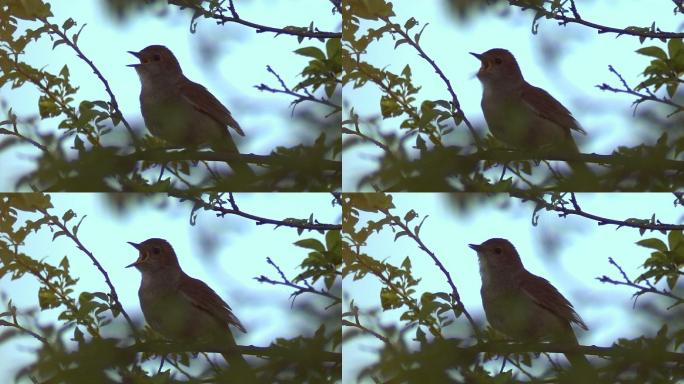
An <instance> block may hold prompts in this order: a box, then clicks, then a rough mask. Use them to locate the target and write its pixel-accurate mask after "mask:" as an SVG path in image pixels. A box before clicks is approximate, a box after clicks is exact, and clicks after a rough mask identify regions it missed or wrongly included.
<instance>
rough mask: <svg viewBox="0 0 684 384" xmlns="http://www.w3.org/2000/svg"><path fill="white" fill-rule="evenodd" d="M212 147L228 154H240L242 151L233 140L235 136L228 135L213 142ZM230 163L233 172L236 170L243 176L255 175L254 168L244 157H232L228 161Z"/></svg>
mask: <svg viewBox="0 0 684 384" xmlns="http://www.w3.org/2000/svg"><path fill="white" fill-rule="evenodd" d="M212 148H213V149H214V150H215V151H216V152H222V153H228V154H237V155H239V154H240V151H238V148H237V145H235V142H234V141H233V138H232V137H230V136H228V137H226V138H225V139H224V140H221V141H220V142H217V143H213V145H212ZM226 162H227V163H228V165H229V166H230V167H231V168H232V169H233V172H235V173H236V174H238V175H241V176H255V173H254V171H253V170H252V168H250V167H249V165H248V164H247V163H246V162H245V161H244V160H242V159H240V158H236V159H231V160H227V161H226Z"/></svg>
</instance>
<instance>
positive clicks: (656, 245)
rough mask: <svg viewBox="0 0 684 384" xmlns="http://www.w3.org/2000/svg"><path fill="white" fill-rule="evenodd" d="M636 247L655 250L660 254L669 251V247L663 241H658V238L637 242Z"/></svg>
mask: <svg viewBox="0 0 684 384" xmlns="http://www.w3.org/2000/svg"><path fill="white" fill-rule="evenodd" d="M636 245H639V246H642V247H645V248H650V249H655V250H658V251H660V252H666V251H667V245H665V243H663V241H662V240H660V239H656V238H650V239H644V240H639V241H637V242H636Z"/></svg>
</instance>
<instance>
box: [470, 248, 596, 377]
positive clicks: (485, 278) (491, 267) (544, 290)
mask: <svg viewBox="0 0 684 384" xmlns="http://www.w3.org/2000/svg"><path fill="white" fill-rule="evenodd" d="M469 246H470V248H471V249H473V250H475V252H477V256H478V260H479V264H480V277H481V279H482V288H481V289H480V295H481V297H482V306H483V307H484V311H485V316H486V317H487V321H488V322H489V324H490V325H491V326H492V328H494V329H496V330H497V331H499V332H501V333H503V334H505V335H507V336H508V337H511V338H513V339H515V340H517V341H522V342H539V341H551V342H556V343H563V344H569V345H578V341H577V337H576V336H575V333H574V331H573V329H572V326H571V325H572V324H575V325H577V326H579V327H580V328H582V329H584V330H588V329H589V327H587V325H586V323H585V322H584V321H583V320H582V318H581V317H580V316H579V315H578V314H577V312H576V311H575V309H574V307H573V305H572V304H571V303H570V301H568V299H566V298H565V297H564V296H563V295H562V294H561V293H560V292H559V291H558V290H557V289H556V287H554V286H553V285H552V284H551V283H550V282H549V281H548V280H546V279H544V278H543V277H539V276H537V275H534V274H532V273H530V272H529V271H528V270H527V269H525V267H524V266H523V264H522V261H521V259H520V255H518V251H517V250H516V249H515V247H514V246H513V244H512V243H511V242H510V241H508V240H506V239H502V238H491V239H489V240H487V241H485V242H484V243H482V244H469ZM565 356H566V357H567V359H568V361H570V363H571V364H572V366H573V367H575V368H578V369H579V370H581V371H582V372H583V373H584V374H585V375H587V376H588V375H592V376H593V372H594V371H593V370H592V367H591V365H590V363H589V361H588V360H587V358H586V357H585V356H584V355H582V354H579V353H576V352H575V353H566V354H565Z"/></svg>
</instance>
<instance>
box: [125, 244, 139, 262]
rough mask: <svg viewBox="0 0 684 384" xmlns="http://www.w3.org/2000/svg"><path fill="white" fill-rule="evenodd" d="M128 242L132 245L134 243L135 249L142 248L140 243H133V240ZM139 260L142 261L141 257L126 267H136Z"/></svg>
mask: <svg viewBox="0 0 684 384" xmlns="http://www.w3.org/2000/svg"><path fill="white" fill-rule="evenodd" d="M128 244H130V245H132V246H133V247H135V249H137V250H140V244H136V243H133V242H130V241H129V242H128ZM139 262H140V257H138V260H136V261H135V262H134V263H131V264H129V265H127V266H126V268H130V267H135V266H136V265H138V263H139Z"/></svg>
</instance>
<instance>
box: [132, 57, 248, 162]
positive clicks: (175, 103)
mask: <svg viewBox="0 0 684 384" xmlns="http://www.w3.org/2000/svg"><path fill="white" fill-rule="evenodd" d="M129 53H130V54H132V55H133V56H135V57H137V58H138V59H139V60H140V63H139V64H131V65H129V67H133V68H135V71H136V72H137V73H138V77H139V78H140V83H141V88H140V109H141V112H142V115H143V119H144V120H145V125H147V129H148V130H149V131H150V133H152V135H154V136H157V137H159V138H162V139H164V140H166V141H168V142H169V143H171V144H173V145H176V146H180V147H183V148H188V147H198V146H205V145H208V146H210V147H211V148H213V149H214V150H216V151H217V152H225V153H230V154H237V155H239V154H240V152H239V151H238V148H237V146H236V145H235V142H233V138H232V137H231V135H230V133H229V132H228V128H227V127H229V128H232V129H233V130H234V131H235V132H236V133H237V134H238V135H240V136H244V135H245V133H244V132H243V131H242V128H241V127H240V125H239V124H238V123H237V121H235V119H234V118H233V115H232V114H231V113H230V111H229V110H228V109H227V108H226V107H225V106H224V105H223V104H221V102H220V101H218V99H217V98H216V97H214V95H212V94H211V92H209V91H208V90H207V89H206V88H204V87H203V86H201V85H200V84H197V83H195V82H192V81H190V80H189V79H188V78H187V77H185V75H183V71H182V70H181V67H180V64H179V63H178V60H177V59H176V57H175V56H174V55H173V52H171V50H170V49H168V48H166V47H165V46H163V45H150V46H149V47H146V48H145V49H143V50H142V51H139V52H133V51H129ZM227 162H228V164H229V165H230V166H231V168H233V171H235V172H236V173H240V174H243V175H253V174H254V171H252V169H251V168H250V167H249V166H248V165H247V163H246V162H245V161H244V160H242V159H240V158H239V157H236V158H235V159H231V160H228V161H227Z"/></svg>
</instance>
